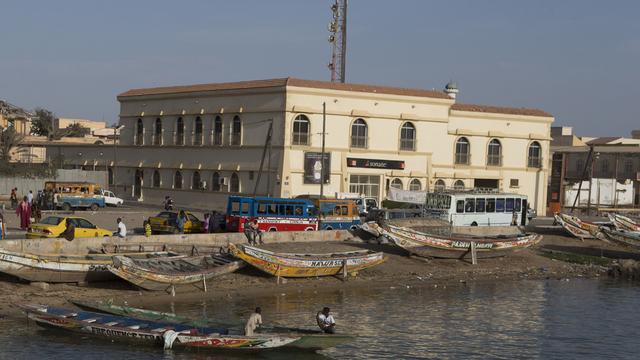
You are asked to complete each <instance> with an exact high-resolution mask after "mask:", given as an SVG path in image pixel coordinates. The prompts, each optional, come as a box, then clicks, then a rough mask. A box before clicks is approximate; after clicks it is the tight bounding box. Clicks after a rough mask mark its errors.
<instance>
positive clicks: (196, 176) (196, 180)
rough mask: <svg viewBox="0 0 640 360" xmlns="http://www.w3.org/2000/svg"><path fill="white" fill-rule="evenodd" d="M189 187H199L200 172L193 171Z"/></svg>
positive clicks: (195, 188)
mask: <svg viewBox="0 0 640 360" xmlns="http://www.w3.org/2000/svg"><path fill="white" fill-rule="evenodd" d="M191 188H192V189H194V190H197V189H200V172H199V171H194V172H193V176H192V177H191Z"/></svg>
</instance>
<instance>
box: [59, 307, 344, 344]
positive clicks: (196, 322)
mask: <svg viewBox="0 0 640 360" xmlns="http://www.w3.org/2000/svg"><path fill="white" fill-rule="evenodd" d="M72 303H73V304H75V305H76V306H78V307H80V308H82V309H86V310H88V311H97V312H102V313H107V314H113V315H119V316H127V317H131V318H135V319H138V320H144V321H156V322H163V323H171V324H179V325H191V326H193V327H197V328H203V327H215V326H216V325H218V326H220V325H222V324H220V322H219V321H213V320H209V319H206V318H198V319H192V318H187V317H183V316H179V315H176V314H174V313H166V312H160V311H154V310H149V309H139V308H135V307H131V306H126V305H116V304H113V303H112V302H109V301H90V300H73V301H72ZM224 326H225V327H227V325H226V324H225V325H224ZM229 331H230V332H233V331H234V330H233V329H230V330H229ZM257 331H258V333H259V334H286V335H296V336H299V337H300V338H299V339H298V340H296V341H294V342H292V343H289V344H287V345H285V347H287V348H296V349H306V350H321V349H327V348H331V347H335V346H338V345H341V344H344V343H347V342H350V341H353V340H354V339H355V336H352V335H344V334H325V333H324V332H322V331H321V330H309V329H300V328H290V327H281V326H272V327H268V326H261V327H260V328H259V329H258V330H257ZM236 332H237V330H236Z"/></svg>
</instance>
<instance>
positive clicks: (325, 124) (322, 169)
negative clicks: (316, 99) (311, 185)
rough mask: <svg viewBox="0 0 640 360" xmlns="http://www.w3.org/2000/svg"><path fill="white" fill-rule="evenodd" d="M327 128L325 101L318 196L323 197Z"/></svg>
mask: <svg viewBox="0 0 640 360" xmlns="http://www.w3.org/2000/svg"><path fill="white" fill-rule="evenodd" d="M326 129H327V103H326V102H323V103H322V154H321V155H320V198H323V197H324V174H325V169H324V141H325V135H326V134H327V132H326Z"/></svg>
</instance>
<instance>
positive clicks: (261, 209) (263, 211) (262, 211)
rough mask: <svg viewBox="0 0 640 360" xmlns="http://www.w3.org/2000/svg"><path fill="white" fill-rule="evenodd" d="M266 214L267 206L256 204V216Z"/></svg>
mask: <svg viewBox="0 0 640 360" xmlns="http://www.w3.org/2000/svg"><path fill="white" fill-rule="evenodd" d="M266 213H267V204H264V203H259V204H258V214H266Z"/></svg>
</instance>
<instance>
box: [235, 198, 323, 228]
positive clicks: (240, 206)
mask: <svg viewBox="0 0 640 360" xmlns="http://www.w3.org/2000/svg"><path fill="white" fill-rule="evenodd" d="M254 220H258V228H259V229H260V230H262V231H315V230H318V215H317V211H316V208H315V206H314V205H313V202H311V200H307V199H283V198H271V197H255V198H254V197H244V196H230V197H229V201H228V202H227V216H226V229H227V231H232V232H242V231H244V226H245V223H247V222H252V221H254Z"/></svg>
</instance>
